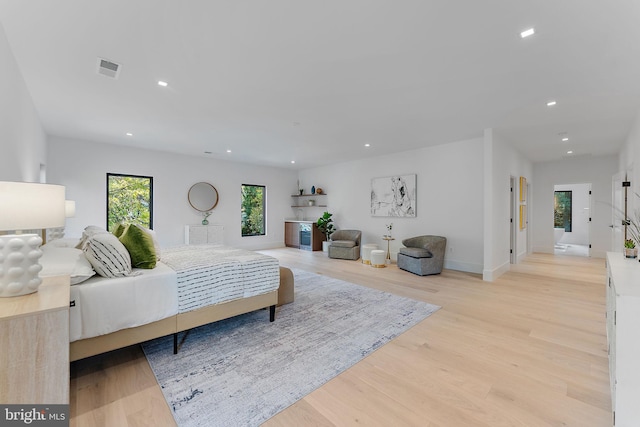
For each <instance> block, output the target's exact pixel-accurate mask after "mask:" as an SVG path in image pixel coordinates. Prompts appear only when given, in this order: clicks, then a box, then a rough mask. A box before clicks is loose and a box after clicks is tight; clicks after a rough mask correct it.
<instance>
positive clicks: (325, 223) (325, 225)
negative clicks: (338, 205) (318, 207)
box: [316, 211, 335, 242]
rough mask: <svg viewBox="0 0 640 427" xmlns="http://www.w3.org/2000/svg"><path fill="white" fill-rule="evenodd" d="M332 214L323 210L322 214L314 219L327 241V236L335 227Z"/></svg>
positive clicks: (329, 235)
mask: <svg viewBox="0 0 640 427" xmlns="http://www.w3.org/2000/svg"><path fill="white" fill-rule="evenodd" d="M332 216H333V214H332V213H329V212H327V211H325V212H324V213H323V214H322V216H321V217H320V218H318V221H316V225H317V226H318V230H320V232H321V233H322V234H324V235H325V240H326V241H327V242H328V241H329V237H331V235H332V234H333V232H334V231H335V228H334V227H333V219H332V218H331V217H332Z"/></svg>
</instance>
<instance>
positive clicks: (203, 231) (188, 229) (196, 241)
mask: <svg viewBox="0 0 640 427" xmlns="http://www.w3.org/2000/svg"><path fill="white" fill-rule="evenodd" d="M184 243H185V244H187V245H202V244H205V243H210V244H214V245H222V244H223V243H224V226H222V225H185V226H184Z"/></svg>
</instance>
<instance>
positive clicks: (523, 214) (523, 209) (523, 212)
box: [520, 205, 527, 230]
mask: <svg viewBox="0 0 640 427" xmlns="http://www.w3.org/2000/svg"><path fill="white" fill-rule="evenodd" d="M526 228H527V205H520V230H524V229H526Z"/></svg>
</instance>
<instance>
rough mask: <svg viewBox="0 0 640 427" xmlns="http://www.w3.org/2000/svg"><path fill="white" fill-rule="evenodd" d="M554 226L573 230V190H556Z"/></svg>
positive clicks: (568, 230)
mask: <svg viewBox="0 0 640 427" xmlns="http://www.w3.org/2000/svg"><path fill="white" fill-rule="evenodd" d="M554 195H555V200H554V206H553V227H554V228H564V231H567V232H571V191H555V192H554Z"/></svg>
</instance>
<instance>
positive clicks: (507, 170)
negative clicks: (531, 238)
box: [483, 129, 534, 281]
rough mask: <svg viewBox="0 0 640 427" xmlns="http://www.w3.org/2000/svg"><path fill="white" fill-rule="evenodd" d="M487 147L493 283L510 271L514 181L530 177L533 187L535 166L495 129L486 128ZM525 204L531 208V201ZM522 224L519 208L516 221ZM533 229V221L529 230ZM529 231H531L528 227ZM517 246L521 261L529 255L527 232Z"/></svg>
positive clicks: (487, 247)
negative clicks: (512, 187) (512, 182)
mask: <svg viewBox="0 0 640 427" xmlns="http://www.w3.org/2000/svg"><path fill="white" fill-rule="evenodd" d="M484 147H485V153H484V156H485V157H484V158H485V172H484V176H485V182H484V194H485V221H484V239H485V243H484V255H485V258H484V268H483V278H484V280H489V281H491V280H494V279H495V278H496V277H498V276H499V275H501V274H503V273H504V272H506V271H508V270H509V267H510V249H511V230H510V228H511V221H510V216H511V178H512V177H514V178H518V180H519V178H520V177H521V176H523V177H525V178H527V182H528V184H529V185H530V186H533V185H534V184H533V183H534V179H532V175H533V174H532V164H531V162H530V161H529V160H528V159H526V158H525V157H524V156H523V155H522V154H520V152H518V151H517V150H516V149H514V148H513V147H512V146H511V145H510V144H509V143H508V142H507V141H506V140H505V139H504V138H503V137H502V136H501V135H499V134H497V133H496V132H494V131H493V130H492V129H486V130H485V135H484ZM514 191H515V192H516V199H517V200H520V194H519V186H516V188H514ZM528 199H529V200H527V201H526V204H527V206H529V209H530V208H531V200H530V198H528ZM513 221H514V222H515V223H516V224H519V209H518V207H516V214H515V216H514V218H513ZM531 226H532V223H531V221H530V222H529V227H531ZM529 229H530V228H529ZM516 234H517V235H516V242H517V246H516V247H515V248H514V250H515V251H516V254H517V255H518V258H522V257H523V256H525V255H526V253H527V247H528V242H527V236H528V234H529V232H528V231H527V229H525V230H520V229H519V228H518V231H517V233H516Z"/></svg>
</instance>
